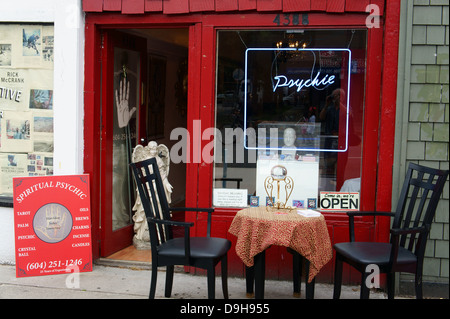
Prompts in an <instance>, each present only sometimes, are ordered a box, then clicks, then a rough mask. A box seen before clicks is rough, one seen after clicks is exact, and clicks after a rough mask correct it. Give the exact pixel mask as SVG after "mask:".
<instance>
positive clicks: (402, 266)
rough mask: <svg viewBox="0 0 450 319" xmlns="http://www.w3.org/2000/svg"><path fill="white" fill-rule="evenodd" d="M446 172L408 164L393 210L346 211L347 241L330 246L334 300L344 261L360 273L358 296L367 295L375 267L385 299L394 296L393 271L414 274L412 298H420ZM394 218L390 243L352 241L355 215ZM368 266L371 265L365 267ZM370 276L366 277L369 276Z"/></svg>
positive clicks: (339, 291) (339, 285) (339, 284)
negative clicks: (383, 281) (384, 288)
mask: <svg viewBox="0 0 450 319" xmlns="http://www.w3.org/2000/svg"><path fill="white" fill-rule="evenodd" d="M448 173H449V172H448V171H442V170H437V169H433V168H428V167H425V166H421V165H417V164H413V163H411V164H409V167H408V171H407V173H406V177H405V181H404V184H403V188H402V190H401V194H400V198H399V201H398V205H397V209H396V211H395V213H387V212H348V213H347V214H348V216H349V226H350V227H349V232H350V242H348V243H338V244H335V245H334V249H335V250H336V265H335V278H334V294H333V297H334V298H335V299H337V298H339V297H340V293H341V283H342V264H343V262H346V263H348V264H350V265H351V266H353V267H354V268H356V269H357V270H358V271H359V272H361V274H362V277H361V292H360V296H361V298H364V299H367V298H369V292H370V290H369V287H368V286H367V284H366V279H367V278H368V275H369V273H368V270H367V269H373V268H371V267H373V265H376V266H378V269H379V271H380V273H386V274H387V288H388V298H390V299H392V298H394V288H395V287H394V285H395V273H396V272H407V273H413V274H415V290H416V298H417V299H422V297H423V296H422V269H423V259H424V254H425V246H426V243H427V238H428V233H429V232H430V227H431V223H432V221H433V217H434V215H435V212H436V207H437V205H438V202H439V198H440V196H441V194H442V190H443V188H444V184H445V181H446V180H447V176H448ZM376 215H379V216H391V217H394V220H393V223H392V228H391V230H390V234H391V240H390V243H378V242H355V235H354V217H355V216H376ZM368 266H371V267H369V268H367V267H368ZM369 279H370V278H369Z"/></svg>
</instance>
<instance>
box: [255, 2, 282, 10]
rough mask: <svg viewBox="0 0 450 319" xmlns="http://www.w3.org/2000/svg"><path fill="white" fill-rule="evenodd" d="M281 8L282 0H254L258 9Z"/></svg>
mask: <svg viewBox="0 0 450 319" xmlns="http://www.w3.org/2000/svg"><path fill="white" fill-rule="evenodd" d="M282 9H283V1H282V0H256V10H258V11H281V10H282Z"/></svg>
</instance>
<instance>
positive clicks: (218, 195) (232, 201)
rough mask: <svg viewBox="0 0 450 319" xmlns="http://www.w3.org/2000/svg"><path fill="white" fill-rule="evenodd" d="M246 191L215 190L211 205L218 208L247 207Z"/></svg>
mask: <svg viewBox="0 0 450 319" xmlns="http://www.w3.org/2000/svg"><path fill="white" fill-rule="evenodd" d="M247 193H248V191H247V190H246V189H230V188H215V189H214V192H213V205H214V206H218V207H247V206H248V205H247Z"/></svg>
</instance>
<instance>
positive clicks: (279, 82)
mask: <svg viewBox="0 0 450 319" xmlns="http://www.w3.org/2000/svg"><path fill="white" fill-rule="evenodd" d="M351 55H352V54H351V51H350V50H349V49H344V48H322V49H306V48H248V49H247V50H246V51H245V70H244V81H245V82H244V83H246V84H247V83H252V84H253V87H254V86H255V84H256V82H258V81H259V82H270V83H271V88H272V93H273V101H276V100H277V98H278V101H279V100H280V97H279V96H282V99H283V102H284V101H289V100H293V101H295V99H296V98H297V97H296V96H295V95H297V96H298V95H300V94H304V93H307V92H306V91H308V90H309V91H312V90H316V91H319V93H320V91H322V92H323V95H322V96H321V98H322V99H323V101H322V103H323V104H325V103H324V102H325V99H324V97H325V95H326V94H330V93H331V92H330V91H332V90H336V89H339V90H340V91H341V92H343V95H344V96H341V97H340V101H339V102H340V111H339V112H345V114H340V115H339V120H340V121H344V120H345V125H344V124H342V123H341V125H339V147H335V146H334V147H329V146H328V147H327V146H326V145H324V144H326V143H322V142H317V143H316V144H317V145H316V146H313V147H312V146H311V145H309V146H308V145H306V146H305V145H302V146H300V147H298V146H295V147H293V148H292V149H290V148H285V147H282V145H278V144H280V143H277V144H276V145H272V144H271V145H270V146H268V145H259V144H258V145H254V144H256V143H254V142H250V141H254V139H251V138H250V136H249V134H250V133H249V131H248V130H247V127H249V128H250V129H252V128H251V127H250V126H248V124H249V120H251V118H250V117H251V116H250V115H249V113H250V112H248V110H249V109H248V107H249V105H250V104H251V102H250V101H249V96H250V95H251V93H254V92H249V89H250V90H251V87H252V86H251V85H244V86H243V87H244V92H243V97H244V99H243V100H244V101H243V102H244V132H245V139H244V147H245V148H246V149H254V150H263V151H264V150H270V151H279V150H285V151H286V150H292V151H311V152H318V151H322V152H345V151H347V150H348V132H349V126H348V125H349V114H350V112H349V101H350V75H351V65H352V63H351V61H352V57H351ZM256 62H259V64H256ZM255 65H259V66H262V67H255ZM269 65H270V67H269ZM269 69H270V71H268V70H269ZM264 73H268V74H264ZM264 96H267V94H266V95H264ZM264 102H266V101H264ZM325 107H327V106H325ZM344 108H345V111H344ZM318 110H319V113H320V110H321V109H319V108H318ZM269 121H273V120H272V119H267V122H269ZM277 123H278V124H286V125H285V126H289V124H293V123H292V122H288V121H286V123H284V122H282V121H281V122H277ZM294 123H295V122H294ZM321 124H322V125H325V124H324V123H316V124H311V123H308V124H306V123H304V125H305V126H307V125H318V126H319V130H320V125H321ZM295 125H299V124H298V122H297V123H296V124H295ZM300 125H301V124H300ZM250 131H251V130H250ZM344 132H345V136H342V135H344ZM258 134H261V133H260V131H259V128H258ZM281 135H282V134H281ZM278 136H280V135H278ZM311 138H312V137H311ZM320 138H326V137H324V136H322V135H320V134H317V135H316V136H315V139H317V140H320ZM328 138H330V137H328ZM334 138H335V139H336V140H337V137H336V136H335V137H334ZM271 139H272V137H271ZM278 139H280V137H278ZM297 139H299V136H298V135H297ZM300 139H304V138H303V137H301V138H300ZM252 144H253V145H252ZM281 144H283V143H281ZM334 145H336V144H334Z"/></svg>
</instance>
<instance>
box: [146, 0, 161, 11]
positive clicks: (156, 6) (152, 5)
mask: <svg viewBox="0 0 450 319" xmlns="http://www.w3.org/2000/svg"><path fill="white" fill-rule="evenodd" d="M144 10H145V12H160V11H162V10H163V3H162V0H145V2H144Z"/></svg>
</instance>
